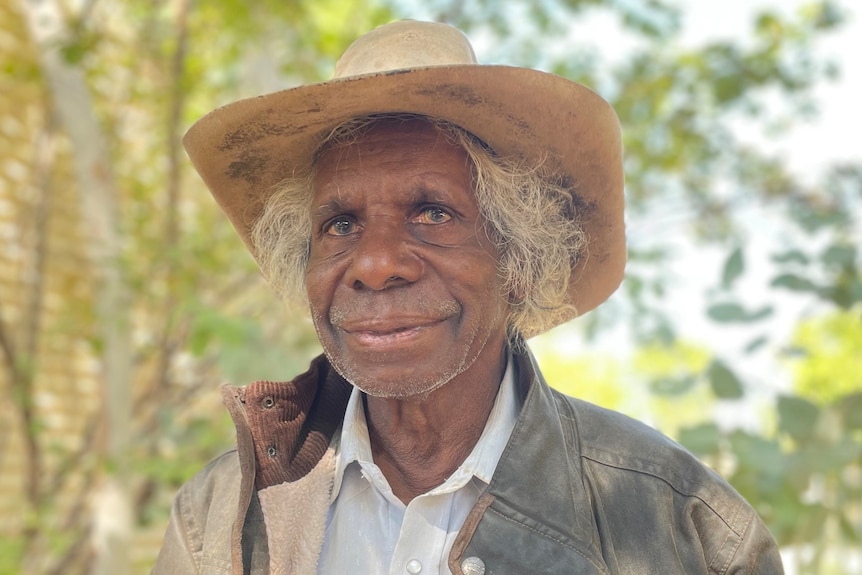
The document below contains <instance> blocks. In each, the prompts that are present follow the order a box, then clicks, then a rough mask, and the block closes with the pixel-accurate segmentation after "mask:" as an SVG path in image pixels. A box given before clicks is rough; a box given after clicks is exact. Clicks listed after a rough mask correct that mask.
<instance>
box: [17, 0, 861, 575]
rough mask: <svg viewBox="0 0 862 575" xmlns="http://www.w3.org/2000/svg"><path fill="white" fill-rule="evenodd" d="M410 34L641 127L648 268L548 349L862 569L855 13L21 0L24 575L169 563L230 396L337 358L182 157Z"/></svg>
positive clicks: (451, 0) (569, 3)
mask: <svg viewBox="0 0 862 575" xmlns="http://www.w3.org/2000/svg"><path fill="white" fill-rule="evenodd" d="M405 17H412V18H426V19H436V20H442V21H446V22H450V23H453V24H456V25H458V26H460V27H462V28H463V29H464V30H465V31H466V32H467V33H468V34H469V35H470V37H471V38H472V39H473V41H474V44H475V45H476V48H477V52H478V55H479V58H480V60H481V61H483V62H484V63H505V64H514V65H520V66H532V67H539V68H542V69H544V70H547V71H551V72H554V73H557V74H561V75H563V76H566V77H568V78H571V79H574V80H577V81H581V82H584V83H585V84H587V85H589V86H592V87H594V88H595V89H596V90H597V91H598V92H599V93H601V94H602V95H603V96H604V97H606V98H607V99H608V100H609V101H611V102H612V103H613V105H614V107H615V108H616V110H617V112H618V114H619V116H620V119H621V122H622V125H623V132H624V140H625V147H626V171H627V190H626V193H627V202H628V216H627V221H628V224H627V228H628V235H629V250H630V251H629V258H630V264H629V267H628V275H627V278H626V280H625V282H624V284H623V286H622V288H621V289H620V291H619V292H618V293H617V294H615V295H614V296H613V298H612V299H611V300H610V302H609V303H608V304H606V305H605V306H603V307H602V308H601V309H600V310H598V311H596V312H593V313H590V314H588V315H587V316H585V317H584V318H582V319H580V320H578V321H575V322H572V323H571V324H569V325H566V326H563V327H561V328H558V329H556V330H554V331H553V332H552V333H549V334H546V335H544V336H542V337H539V338H536V339H535V340H533V341H532V345H533V347H534V349H535V351H536V352H537V354H538V355H539V356H540V362H541V364H542V365H543V367H544V370H545V375H546V376H547V378H548V379H549V381H551V382H552V383H553V382H554V381H560V382H567V385H568V387H564V388H563V390H564V391H565V392H567V393H569V394H572V395H576V396H580V397H583V398H586V399H589V400H591V401H595V402H597V403H600V404H602V405H606V406H609V407H611V408H615V409H618V410H621V411H623V412H626V413H629V414H631V415H633V416H635V417H638V418H640V419H644V420H646V421H648V422H649V423H651V424H653V425H655V426H656V427H658V428H659V429H661V430H663V431H664V432H666V433H668V434H669V435H671V436H672V437H674V438H676V439H677V440H679V441H680V442H681V443H683V444H684V445H686V446H687V447H689V448H690V449H691V450H693V451H694V452H695V453H697V454H699V455H700V456H702V457H703V459H704V460H705V461H706V462H707V463H709V464H710V465H712V466H713V467H715V468H716V469H717V470H718V471H719V472H721V473H722V474H723V475H724V476H725V477H727V478H728V479H729V480H730V481H731V483H733V485H734V486H735V487H736V488H737V489H738V490H739V491H740V492H741V493H742V494H743V495H744V496H745V497H746V498H748V500H749V501H750V502H751V503H752V504H753V505H754V506H755V507H756V508H757V510H758V511H759V513H760V514H761V515H762V516H763V518H764V519H765V521H766V522H767V524H768V525H769V527H770V528H771V530H772V532H773V534H774V535H775V537H776V538H777V539H778V541H779V543H780V544H781V546H782V549H783V553H784V556H785V559H786V563H787V568H788V572H789V573H796V574H800V575H801V574H818V575H839V574H856V575H859V574H862V276H860V269H862V254H860V246H862V144H860V142H859V139H860V136H859V134H860V132H862V115H860V112H859V110H860V108H862V79H860V76H862V69H860V68H862V65H860V56H859V55H860V54H862V24H860V21H859V19H860V18H862V7H860V5H859V3H858V2H856V1H851V0H845V1H843V2H840V1H838V0H836V1H835V2H811V3H805V2H801V1H795V0H794V1H790V2H788V1H782V2H778V1H777V0H776V1H774V2H772V3H767V2H741V1H736V0H727V1H724V2H706V1H704V2H695V1H693V0H692V1H689V2H687V3H677V2H673V1H671V0H542V1H540V0H535V1H532V2H531V1H528V0H511V1H507V2H496V1H493V0H473V1H469V0H468V1H462V0H423V1H419V0H388V1H387V0H377V1H372V0H368V1H363V0H292V1H277V0H257V1H255V2H246V1H243V0H122V1H121V0H98V1H97V0H69V1H63V0H41V1H40V2H37V1H28V0H0V394H2V397H3V398H4V400H3V401H2V402H0V574H10V573H23V574H28V575H29V574H50V573H57V574H64V575H65V574H70V575H75V574H79V573H80V574H83V573H93V574H99V575H102V574H105V575H107V574H110V575H126V574H129V573H147V572H148V571H149V568H150V567H151V565H152V562H153V561H154V558H155V555H156V553H157V551H158V546H159V542H160V539H161V536H162V532H163V530H164V527H165V524H166V521H167V517H168V510H169V506H170V503H171V499H172V497H173V494H174V493H175V491H176V489H177V488H178V487H179V486H180V485H181V484H182V483H183V482H184V481H185V480H187V479H188V478H189V477H190V476H191V475H192V474H193V473H195V472H196V471H197V470H199V469H200V468H201V467H202V466H203V465H204V463H205V462H206V461H208V460H209V459H210V458H212V457H213V456H215V455H217V454H219V453H221V452H222V451H224V450H225V449H227V448H229V447H230V446H231V445H232V443H233V430H232V427H231V425H230V423H229V419H228V417H227V416H226V414H225V413H224V411H223V409H222V407H221V405H220V396H219V392H218V386H219V385H220V384H223V383H226V382H232V383H240V384H242V383H247V382H250V381H252V380H254V379H263V378H274V379H285V378H290V377H291V376H292V375H294V374H296V373H298V372H299V371H301V370H303V369H304V366H305V364H306V362H307V360H308V359H309V358H310V357H312V356H313V355H315V354H316V353H317V344H316V341H315V338H314V335H313V331H312V329H311V327H310V323H309V322H308V320H307V319H306V318H304V317H295V316H293V315H290V314H288V313H287V312H285V311H283V308H282V306H281V304H279V303H278V302H277V301H276V300H275V299H274V297H273V296H272V295H271V294H270V291H269V289H268V288H267V287H266V286H265V285H264V284H263V282H262V281H261V279H260V277H259V275H258V273H257V271H256V268H255V266H254V263H253V262H252V260H251V258H250V257H249V256H248V255H247V253H246V252H245V250H244V248H243V247H242V244H241V242H240V241H239V240H238V239H237V237H236V236H235V234H234V232H233V230H232V228H231V227H230V226H229V224H228V223H227V220H226V219H225V218H223V217H222V215H221V214H220V212H219V211H218V209H217V207H216V205H215V203H214V202H213V201H212V200H211V198H210V197H209V195H208V192H207V191H206V189H205V188H204V187H203V185H202V184H201V183H200V181H199V180H198V178H197V177H196V175H195V174H194V172H193V170H192V169H191V167H190V165H189V163H188V160H187V158H186V156H185V154H184V152H183V150H182V148H181V146H180V144H179V139H180V137H181V135H182V134H183V133H184V132H185V130H186V129H187V128H188V127H189V126H190V125H191V123H193V122H194V121H195V120H196V119H197V118H199V117H200V116H202V115H203V114H204V113H206V112H207V111H209V110H211V109H213V108H214V107H216V106H218V105H221V104H225V103H228V102H230V101H233V100H235V99H238V98H242V97H249V96H254V95H257V94H260V93H263V92H267V91H273V90H277V89H282V88H287V87H291V86H295V85H298V84H301V83H305V82H309V81H317V80H322V79H326V78H328V77H329V75H330V74H331V70H332V67H333V63H334V60H335V58H337V56H338V55H339V54H340V53H341V52H342V51H343V50H344V48H345V47H346V46H347V45H348V43H349V42H350V41H351V40H352V39H354V38H355V37H356V36H358V35H360V34H361V33H363V32H365V31H367V30H369V29H370V28H372V27H373V26H375V25H378V24H381V23H384V22H387V21H389V20H392V19H396V18H405Z"/></svg>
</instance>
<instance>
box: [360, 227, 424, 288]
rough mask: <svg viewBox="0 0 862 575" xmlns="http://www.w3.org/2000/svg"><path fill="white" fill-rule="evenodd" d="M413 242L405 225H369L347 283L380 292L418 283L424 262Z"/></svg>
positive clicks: (363, 234)
mask: <svg viewBox="0 0 862 575" xmlns="http://www.w3.org/2000/svg"><path fill="white" fill-rule="evenodd" d="M410 240H411V238H410V235H409V233H408V232H407V230H406V229H404V224H403V223H401V224H399V223H395V222H386V223H378V222H374V223H371V222H369V223H368V224H367V225H366V227H365V229H364V230H363V231H362V235H361V237H360V238H359V241H358V243H357V244H356V247H355V248H354V252H353V258H352V261H351V263H350V267H349V269H348V270H347V272H346V274H345V277H344V281H345V284H346V285H347V286H348V287H351V288H353V289H370V290H374V291H380V290H384V289H387V288H391V287H395V286H399V285H405V284H410V283H413V282H415V281H417V280H418V279H419V277H420V276H421V274H422V261H421V260H420V259H419V257H418V256H417V255H416V254H415V253H413V252H412V251H411V249H410Z"/></svg>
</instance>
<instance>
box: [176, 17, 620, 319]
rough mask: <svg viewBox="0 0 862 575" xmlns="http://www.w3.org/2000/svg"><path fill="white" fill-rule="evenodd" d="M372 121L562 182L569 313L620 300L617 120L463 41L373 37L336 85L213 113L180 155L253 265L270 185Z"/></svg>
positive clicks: (455, 35)
mask: <svg viewBox="0 0 862 575" xmlns="http://www.w3.org/2000/svg"><path fill="white" fill-rule="evenodd" d="M375 113H412V114H422V115H426V116H432V117H436V118H442V119H445V120H448V121H449V122H452V123H453V124H456V125H458V126H460V127H462V128H464V129H465V130H467V131H469V132H471V133H472V134H474V135H475V136H477V137H478V138H480V139H481V140H482V141H483V142H485V143H486V144H487V145H488V146H490V147H491V148H492V149H493V150H494V152H495V153H496V154H497V155H499V156H504V157H509V156H514V157H520V158H524V159H526V160H527V161H528V162H544V163H545V164H546V165H549V167H551V168H553V169H556V170H559V171H560V172H562V175H563V176H564V177H565V178H566V181H571V182H572V193H573V194H576V195H577V196H578V197H577V198H576V205H577V206H578V207H579V212H580V213H579V214H578V219H579V223H580V224H581V225H582V226H583V228H584V230H585V231H586V233H587V236H588V246H587V248H586V252H585V254H584V257H582V258H580V259H579V261H578V262H577V264H576V265H575V267H574V268H573V269H572V277H571V282H570V287H569V300H570V303H572V304H573V305H574V306H575V309H577V312H578V313H580V314H583V313H585V312H587V311H589V310H591V309H593V308H594V307H596V306H597V305H599V304H600V303H602V302H603V301H605V299H607V298H608V296H610V295H611V293H613V292H614V290H616V288H617V286H618V285H619V283H620V281H621V280H622V276H623V269H624V267H625V260H626V250H625V229H624V223H623V169H622V146H621V142H620V127H619V120H618V119H617V116H616V114H615V113H614V111H613V108H612V107H611V106H610V105H609V104H608V103H607V102H605V100H603V99H602V98H601V97H600V96H598V95H597V94H596V93H595V92H593V91H592V90H590V89H589V88H587V87H585V86H583V85H581V84H578V83H576V82H572V81H570V80H567V79H565V78H562V77H560V76H556V75H553V74H548V73H545V72H540V71H537V70H532V69H528V68H518V67H511V66H488V65H480V64H478V62H477V61H476V56H475V54H474V52H473V49H472V47H471V45H470V43H469V41H468V40H467V38H466V37H465V36H464V35H463V34H462V33H461V32H460V31H459V30H458V29H456V28H453V27H451V26H449V25H446V24H439V23H431V22H415V21H400V22H393V23H391V24H387V25H384V26H381V27H379V28H377V29H375V30H373V31H371V32H369V33H368V34H366V35H364V36H362V37H360V38H359V39H358V40H356V41H355V42H354V43H353V44H352V45H351V46H350V47H349V48H348V49H347V51H346V52H345V53H344V55H343V56H342V57H341V59H340V60H339V61H338V63H337V64H336V66H335V74H334V76H333V79H332V80H329V81H327V82H322V83H318V84H310V85H306V86H300V87H298V88H293V89H289V90H283V91H280V92H275V93H272V94H267V95H264V96H259V97H256V98H249V99H246V100H240V101H238V102H235V103H232V104H229V105H227V106H224V107H221V108H218V109H216V110H214V111H213V112H210V113H209V114H207V115H206V116H204V117H203V118H202V119H201V120H199V121H198V122H197V123H196V124H194V125H193V126H192V127H191V129H190V130H189V131H188V133H187V134H186V135H185V138H184V140H183V143H184V145H185V147H186V150H187V151H188V154H189V156H190V157H191V160H192V163H193V164H194V166H195V168H196V169H197V171H198V172H199V173H200V175H201V177H202V178H203V180H204V182H205V183H206V184H207V186H208V187H209V189H210V191H211V192H212V194H213V196H215V199H216V201H218V203H219V205H220V206H221V208H222V209H223V210H224V212H225V213H226V214H227V216H228V218H230V221H231V222H232V223H233V225H234V227H235V228H236V230H237V232H238V233H239V236H240V237H241V238H242V240H243V241H244V242H245V244H246V245H247V246H248V248H249V249H250V250H251V252H252V255H255V247H254V245H253V243H252V241H251V228H252V226H253V225H254V222H255V221H256V219H257V218H258V217H259V215H260V213H261V211H262V208H263V205H264V203H265V202H266V200H267V199H268V198H269V197H270V195H271V194H272V192H273V191H274V189H275V187H276V185H277V184H278V183H279V182H280V181H282V180H284V179H285V178H287V177H289V176H291V175H293V174H294V173H296V172H297V170H301V169H304V168H306V167H307V166H308V165H309V164H310V162H311V161H312V158H313V155H314V153H315V151H316V150H317V148H318V146H319V145H320V143H321V141H322V139H323V138H324V137H326V136H327V135H328V134H329V133H330V132H331V130H332V129H333V128H334V127H336V126H337V125H339V124H341V123H343V122H344V121H346V120H349V119H351V118H354V117H357V116H364V115H368V114H375ZM572 315H574V313H573V314H572ZM567 319H571V318H570V317H562V318H560V321H563V320H567Z"/></svg>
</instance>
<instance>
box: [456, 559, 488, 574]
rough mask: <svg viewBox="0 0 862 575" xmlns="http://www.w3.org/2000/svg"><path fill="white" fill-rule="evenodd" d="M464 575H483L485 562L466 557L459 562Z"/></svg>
mask: <svg viewBox="0 0 862 575" xmlns="http://www.w3.org/2000/svg"><path fill="white" fill-rule="evenodd" d="M461 571H463V572H464V575H485V562H484V561H482V560H481V559H479V558H478V557H467V558H466V559H464V560H463V561H461Z"/></svg>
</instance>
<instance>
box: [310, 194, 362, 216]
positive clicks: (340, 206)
mask: <svg viewBox="0 0 862 575" xmlns="http://www.w3.org/2000/svg"><path fill="white" fill-rule="evenodd" d="M350 211H352V208H351V207H350V206H349V205H348V203H347V202H345V201H344V200H343V199H341V198H332V199H331V200H329V201H328V202H324V203H322V204H320V205H319V206H317V207H316V208H314V210H312V213H311V215H312V216H317V217H325V216H329V215H332V214H338V213H343V212H350Z"/></svg>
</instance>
